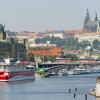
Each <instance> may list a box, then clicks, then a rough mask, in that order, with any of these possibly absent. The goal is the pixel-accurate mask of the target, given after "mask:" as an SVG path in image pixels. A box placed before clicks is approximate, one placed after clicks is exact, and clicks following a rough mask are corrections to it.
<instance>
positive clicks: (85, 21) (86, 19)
mask: <svg viewBox="0 0 100 100" xmlns="http://www.w3.org/2000/svg"><path fill="white" fill-rule="evenodd" d="M88 21H90V15H89V11H88V9H87V10H86V17H85V20H84V24H87V23H88Z"/></svg>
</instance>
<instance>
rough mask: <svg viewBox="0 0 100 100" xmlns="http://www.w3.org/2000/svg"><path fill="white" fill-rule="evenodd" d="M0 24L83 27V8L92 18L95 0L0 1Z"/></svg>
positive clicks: (23, 28)
mask: <svg viewBox="0 0 100 100" xmlns="http://www.w3.org/2000/svg"><path fill="white" fill-rule="evenodd" d="M0 2H1V3H0V13H1V14H0V23H1V24H5V27H6V29H7V30H12V31H45V30H70V29H80V28H82V27H83V21H84V18H85V15H86V9H87V8H88V9H89V12H90V16H91V18H92V19H94V17H95V12H97V14H98V17H99V18H100V14H99V12H100V10H99V3H100V1H99V0H96V1H95V0H92V1H91V0H84V1H83V0H77V1H76V2H75V1H74V2H73V0H70V1H69V0H59V1H58V0H42V1H40V0H26V1H25V0H10V1H7V0H0Z"/></svg>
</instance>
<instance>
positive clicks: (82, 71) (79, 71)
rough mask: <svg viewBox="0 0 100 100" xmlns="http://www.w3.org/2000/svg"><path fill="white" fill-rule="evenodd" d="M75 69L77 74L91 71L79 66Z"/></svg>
mask: <svg viewBox="0 0 100 100" xmlns="http://www.w3.org/2000/svg"><path fill="white" fill-rule="evenodd" d="M75 70H76V71H77V72H78V74H90V72H91V71H90V70H87V69H80V68H76V69H75Z"/></svg>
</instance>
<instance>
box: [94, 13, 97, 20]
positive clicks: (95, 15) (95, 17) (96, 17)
mask: <svg viewBox="0 0 100 100" xmlns="http://www.w3.org/2000/svg"><path fill="white" fill-rule="evenodd" d="M94 21H98V16H97V13H95V19H94Z"/></svg>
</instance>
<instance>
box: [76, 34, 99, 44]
mask: <svg viewBox="0 0 100 100" xmlns="http://www.w3.org/2000/svg"><path fill="white" fill-rule="evenodd" d="M74 38H77V39H78V42H83V41H88V42H90V43H92V42H93V41H94V40H99V41H100V32H91V33H83V34H75V36H74Z"/></svg>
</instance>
